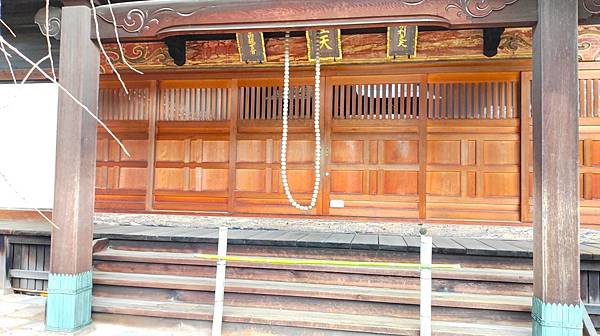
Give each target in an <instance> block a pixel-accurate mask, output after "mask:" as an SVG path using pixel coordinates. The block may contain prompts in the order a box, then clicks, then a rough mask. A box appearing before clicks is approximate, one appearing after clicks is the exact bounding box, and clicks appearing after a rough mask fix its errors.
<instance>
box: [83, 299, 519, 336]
mask: <svg viewBox="0 0 600 336" xmlns="http://www.w3.org/2000/svg"><path fill="white" fill-rule="evenodd" d="M92 309H93V311H94V312H96V313H111V314H123V315H138V316H152V317H162V318H179V319H193V320H211V319H212V305H206V304H190V303H181V302H155V301H140V300H126V299H116V298H105V297H95V298H94V302H93V308H92ZM223 321H224V322H235V323H248V324H262V325H276V326H291V327H300V328H313V329H323V330H336V331H353V332H362V333H366V334H384V335H410V336H412V335H414V336H416V335H418V334H419V321H418V320H414V319H402V318H395V317H387V316H368V317H366V316H362V315H353V314H332V313H321V312H313V311H294V310H279V309H268V308H256V307H252V308H248V307H228V306H226V307H225V309H224V313H223ZM432 329H433V335H436V336H437V335H439V336H441V335H444V336H458V335H464V336H492V335H494V336H500V335H511V336H520V335H523V336H524V335H530V334H531V331H530V328H529V327H528V326H519V327H516V326H499V325H487V324H476V323H456V322H440V321H434V322H433V323H432Z"/></svg>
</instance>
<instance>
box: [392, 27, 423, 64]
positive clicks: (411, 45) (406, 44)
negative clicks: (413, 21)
mask: <svg viewBox="0 0 600 336" xmlns="http://www.w3.org/2000/svg"><path fill="white" fill-rule="evenodd" d="M418 30H419V29H418V27H417V26H394V27H388V33H387V57H388V58H396V57H405V56H413V57H414V56H417V36H418Z"/></svg>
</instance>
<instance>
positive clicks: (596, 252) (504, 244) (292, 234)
mask: <svg viewBox="0 0 600 336" xmlns="http://www.w3.org/2000/svg"><path fill="white" fill-rule="evenodd" d="M0 235H13V236H38V237H39V236H42V237H44V236H46V237H47V236H50V225H49V224H47V223H46V222H30V221H29V222H19V221H0ZM94 238H96V239H98V238H108V239H117V240H119V239H120V240H126V239H127V240H148V241H173V242H191V243H216V242H217V238H218V230H217V229H207V228H198V229H193V228H185V227H158V226H142V225H134V226H126V225H121V226H117V225H107V224H96V225H94ZM229 238H230V240H229V244H232V245H263V246H283V247H315V248H339V249H356V250H382V251H407V252H418V251H419V245H420V242H419V237H417V236H398V235H385V234H361V233H323V232H297V231H278V230H245V229H233V230H230V232H229ZM433 245H434V246H433V252H434V253H438V254H453V255H456V254H458V255H461V254H464V255H479V256H502V257H521V258H531V257H532V255H533V253H532V251H533V242H532V241H529V240H519V241H516V240H498V239H476V238H455V237H438V236H436V237H434V238H433ZM581 259H582V260H600V245H599V244H593V243H583V244H581Z"/></svg>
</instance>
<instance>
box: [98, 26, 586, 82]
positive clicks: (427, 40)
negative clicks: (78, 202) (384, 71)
mask: <svg viewBox="0 0 600 336" xmlns="http://www.w3.org/2000/svg"><path fill="white" fill-rule="evenodd" d="M386 43H387V41H386V34H385V33H378V34H360V35H343V36H342V46H343V49H344V58H343V59H341V60H338V61H337V62H336V64H364V63H388V62H406V61H407V59H406V58H397V59H396V60H390V59H388V58H387V57H386V54H387V50H386V49H387V48H386ZM123 46H124V51H125V56H126V57H127V60H128V61H129V63H131V64H132V65H134V66H136V67H137V68H140V69H148V70H149V69H172V68H175V64H174V63H173V60H172V59H171V57H169V53H168V51H167V48H166V47H165V44H164V43H162V42H146V43H125V44H124V45H123ZM265 48H266V52H267V62H268V64H272V65H277V64H281V63H282V61H283V39H279V38H271V39H267V40H266V41H265ZM482 48H483V37H482V31H481V30H453V31H423V32H420V33H419V44H418V46H417V49H418V53H417V56H415V57H412V58H411V61H440V60H468V59H469V60H472V59H484V58H485V57H484V56H483V55H482V54H481V50H482ZM106 49H107V53H108V54H109V57H110V58H111V59H112V60H113V61H114V62H115V64H116V66H117V68H120V69H123V70H124V71H126V70H127V68H126V66H124V63H123V62H122V60H121V58H120V57H121V56H120V53H119V52H118V49H117V47H116V45H112V44H107V45H106ZM596 49H597V47H594V50H596ZM290 50H291V57H292V60H293V62H294V64H296V65H308V64H309V62H308V58H307V53H308V49H307V47H306V38H304V37H292V38H291V39H290ZM440 50H444V52H443V53H442V54H440V52H439V51H440ZM527 57H531V29H527V28H509V29H507V30H506V32H505V33H504V34H503V35H502V39H501V41H500V46H499V48H498V55H497V56H496V57H495V58H504V59H506V58H527ZM215 66H222V67H228V66H229V67H239V66H244V67H260V66H261V65H259V64H245V63H242V62H241V61H240V56H239V52H238V49H237V45H236V41H235V40H218V41H189V42H188V43H187V63H186V65H185V66H184V67H185V68H202V67H215ZM102 69H103V71H104V70H109V67H108V66H107V64H105V62H104V63H103V67H102Z"/></svg>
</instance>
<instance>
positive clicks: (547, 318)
mask: <svg viewBox="0 0 600 336" xmlns="http://www.w3.org/2000/svg"><path fill="white" fill-rule="evenodd" d="M531 317H532V321H531V322H532V327H533V332H532V335H533V336H581V333H582V329H583V322H582V318H583V309H582V307H581V305H580V304H577V305H566V304H560V303H546V302H543V301H542V300H540V299H539V298H537V297H533V304H532V309H531Z"/></svg>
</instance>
